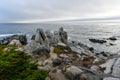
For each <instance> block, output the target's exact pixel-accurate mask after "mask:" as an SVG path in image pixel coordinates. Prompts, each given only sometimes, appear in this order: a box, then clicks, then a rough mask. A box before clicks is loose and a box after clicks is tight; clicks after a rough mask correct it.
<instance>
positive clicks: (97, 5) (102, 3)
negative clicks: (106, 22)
mask: <svg viewBox="0 0 120 80" xmlns="http://www.w3.org/2000/svg"><path fill="white" fill-rule="evenodd" d="M113 16H120V0H0V22H36V21H37V22H39V21H49V20H65V19H84V18H101V17H102V18H104V17H113Z"/></svg>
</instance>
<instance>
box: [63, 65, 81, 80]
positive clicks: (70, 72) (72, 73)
mask: <svg viewBox="0 0 120 80" xmlns="http://www.w3.org/2000/svg"><path fill="white" fill-rule="evenodd" d="M82 73H83V71H82V70H81V69H79V68H78V67H76V66H70V67H68V68H66V69H65V71H64V74H65V75H66V77H67V78H68V79H69V80H76V79H78V78H79V77H80V75H81V74H82Z"/></svg>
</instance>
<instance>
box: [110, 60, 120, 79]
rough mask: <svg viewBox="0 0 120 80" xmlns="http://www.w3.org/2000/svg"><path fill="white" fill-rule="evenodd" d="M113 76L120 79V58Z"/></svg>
mask: <svg viewBox="0 0 120 80" xmlns="http://www.w3.org/2000/svg"><path fill="white" fill-rule="evenodd" d="M112 75H114V76H116V77H120V58H118V59H117V61H116V62H115V63H114V66H113V70H112Z"/></svg>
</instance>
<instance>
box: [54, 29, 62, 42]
mask: <svg viewBox="0 0 120 80" xmlns="http://www.w3.org/2000/svg"><path fill="white" fill-rule="evenodd" d="M53 41H54V44H57V43H59V42H61V41H60V38H59V33H58V31H54V34H53Z"/></svg>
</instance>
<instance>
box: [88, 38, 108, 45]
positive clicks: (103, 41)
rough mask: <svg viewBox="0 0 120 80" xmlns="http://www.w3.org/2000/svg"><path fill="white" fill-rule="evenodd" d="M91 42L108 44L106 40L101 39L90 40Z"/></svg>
mask: <svg viewBox="0 0 120 80" xmlns="http://www.w3.org/2000/svg"><path fill="white" fill-rule="evenodd" d="M89 40H90V41H91V42H93V43H100V44H103V43H106V42H107V41H106V40H99V39H89Z"/></svg>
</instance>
